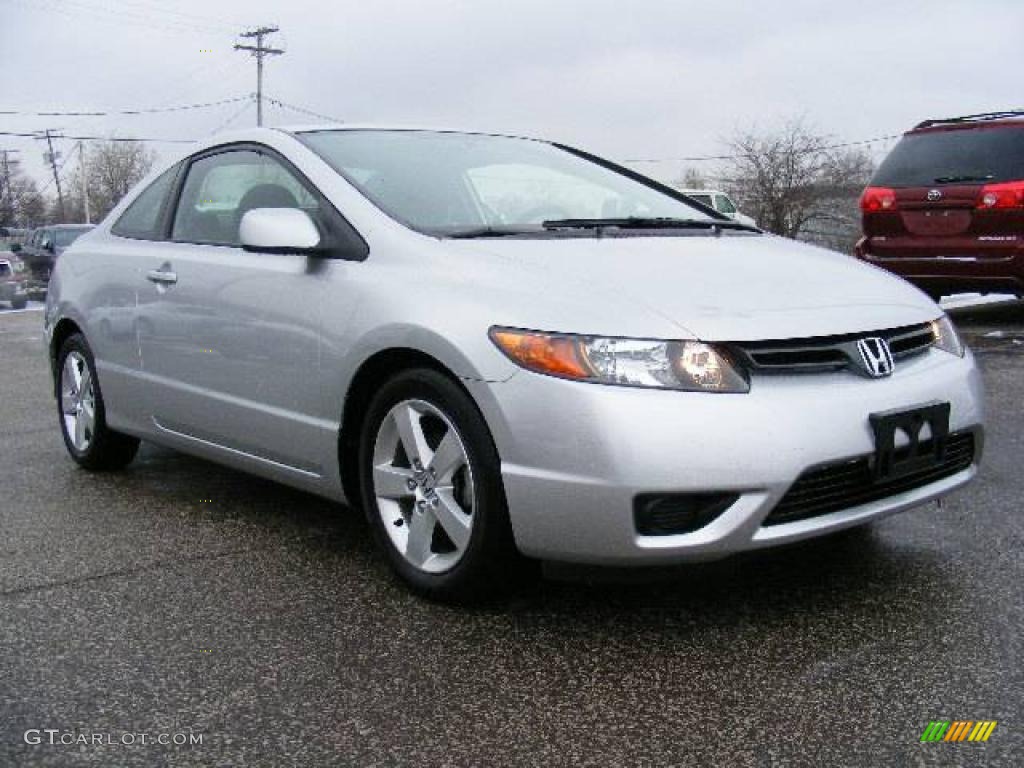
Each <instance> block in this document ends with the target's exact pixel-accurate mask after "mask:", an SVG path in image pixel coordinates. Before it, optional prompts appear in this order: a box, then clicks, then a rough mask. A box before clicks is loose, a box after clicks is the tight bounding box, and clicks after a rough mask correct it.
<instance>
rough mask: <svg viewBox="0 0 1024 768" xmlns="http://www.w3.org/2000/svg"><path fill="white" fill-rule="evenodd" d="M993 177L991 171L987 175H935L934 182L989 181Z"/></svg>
mask: <svg viewBox="0 0 1024 768" xmlns="http://www.w3.org/2000/svg"><path fill="white" fill-rule="evenodd" d="M993 178H995V177H994V176H993V175H992V174H991V173H990V174H989V175H988V176H971V175H963V176H937V177H936V178H935V183H936V184H955V183H957V182H964V181H990V180H991V179H993Z"/></svg>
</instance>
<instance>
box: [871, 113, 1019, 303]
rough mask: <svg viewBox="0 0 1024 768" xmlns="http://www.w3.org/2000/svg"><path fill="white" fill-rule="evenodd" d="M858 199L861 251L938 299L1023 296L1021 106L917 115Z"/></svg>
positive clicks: (873, 260)
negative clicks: (927, 116)
mask: <svg viewBox="0 0 1024 768" xmlns="http://www.w3.org/2000/svg"><path fill="white" fill-rule="evenodd" d="M860 206H861V212H862V222H863V237H862V238H861V240H860V241H859V242H858V243H857V247H856V255H857V257H858V258H860V259H862V260H864V261H867V262H869V263H871V264H875V265H877V266H879V267H883V268H884V269H887V270H889V271H890V272H894V273H895V274H897V275H900V276H902V277H904V278H906V279H907V280H909V281H910V282H912V283H914V284H915V285H917V286H918V287H919V288H921V289H923V290H925V291H927V292H928V293H930V294H931V295H932V296H933V297H935V298H938V297H940V296H943V295H948V294H951V293H965V292H972V293H973V292H978V293H1012V294H1016V295H1018V296H1024V111H1015V112H999V113H989V114H982V115H967V116H964V117H955V118H948V119H941V120H927V121H925V122H923V123H920V124H919V125H917V126H916V127H915V128H914V129H913V130H911V131H908V132H907V133H905V134H904V135H903V137H902V138H901V139H900V141H899V143H897V144H896V146H895V147H894V148H893V150H892V152H890V153H889V155H888V156H887V157H886V158H885V160H884V161H883V162H882V164H881V165H880V166H879V167H878V170H877V171H876V173H875V175H874V177H873V178H872V180H871V184H870V186H868V188H867V189H865V190H864V194H863V195H862V196H861V201H860Z"/></svg>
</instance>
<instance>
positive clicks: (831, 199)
mask: <svg viewBox="0 0 1024 768" xmlns="http://www.w3.org/2000/svg"><path fill="white" fill-rule="evenodd" d="M834 144H835V140H834V138H833V137H831V136H827V135H823V134H816V133H814V132H813V131H811V130H810V129H808V128H807V127H806V126H805V125H804V124H803V122H802V121H801V120H792V121H790V122H789V123H787V124H786V125H785V126H784V127H783V128H782V129H781V130H779V131H777V132H771V133H758V132H754V131H748V132H744V133H740V134H737V135H736V136H735V137H734V138H733V139H732V140H731V141H730V142H729V146H730V148H731V150H732V153H733V154H734V155H735V158H734V159H733V160H731V161H730V163H729V166H728V168H727V171H726V186H727V187H728V188H729V191H730V192H731V193H733V195H734V196H735V197H736V198H737V199H738V200H739V203H740V207H741V208H742V209H743V210H744V211H745V212H746V213H749V214H750V215H751V216H753V217H754V218H755V219H756V220H757V222H758V224H759V225H760V226H761V227H763V228H765V229H767V230H769V231H770V232H774V233H776V234H779V235H784V236H785V237H793V238H801V239H808V240H814V241H817V242H821V243H822V244H824V245H828V246H830V247H834V248H841V249H845V248H846V247H848V246H849V245H852V242H853V240H855V239H856V233H857V228H858V227H859V218H858V216H857V196H858V195H859V194H860V191H861V190H862V189H863V188H864V186H865V184H866V183H867V181H868V179H869V178H870V176H871V172H872V170H873V163H872V161H871V158H870V156H869V155H868V154H867V153H866V152H865V151H864V150H863V149H851V148H848V147H835V146H834Z"/></svg>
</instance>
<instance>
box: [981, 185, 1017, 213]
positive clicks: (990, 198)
mask: <svg viewBox="0 0 1024 768" xmlns="http://www.w3.org/2000/svg"><path fill="white" fill-rule="evenodd" d="M978 207H979V208H1024V181H1007V182H1003V183H1002V184H986V185H985V186H984V187H982V188H981V194H980V195H978Z"/></svg>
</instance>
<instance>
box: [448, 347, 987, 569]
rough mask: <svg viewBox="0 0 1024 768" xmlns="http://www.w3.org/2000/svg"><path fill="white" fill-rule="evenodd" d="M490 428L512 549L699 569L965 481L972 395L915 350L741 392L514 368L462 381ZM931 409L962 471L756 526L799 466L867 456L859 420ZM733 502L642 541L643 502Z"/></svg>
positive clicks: (942, 359) (971, 377)
mask: <svg viewBox="0 0 1024 768" xmlns="http://www.w3.org/2000/svg"><path fill="white" fill-rule="evenodd" d="M467 386H469V388H470V390H471V392H472V394H473V395H474V397H475V398H476V400H477V402H478V403H479V404H480V406H481V409H482V410H483V412H484V415H485V418H486V419H487V421H488V424H489V425H490V427H491V431H492V433H493V435H494V438H495V442H496V444H497V447H498V451H499V453H500V455H501V457H502V476H503V479H504V483H505V492H506V496H507V498H508V503H509V512H510V516H511V520H512V526H513V530H514V533H515V538H516V543H517V545H518V547H519V549H520V550H521V551H522V552H523V553H524V554H526V555H529V556H532V557H537V558H542V559H548V560H562V561H572V562H583V563H594V564H607V565H628V564H662V563H672V562H681V561H687V560H702V559H713V558H717V557H722V556H724V555H727V554H730V553H733V552H738V551H742V550H747V549H754V548H758V547H764V546H770V545H774V544H781V543H784V542H790V541H796V540H799V539H804V538H808V537H811V536H816V535H821V534H825V533H829V532H832V531H836V530H840V529H842V528H846V527H850V526H852V525H856V524H859V523H862V522H865V521H867V520H870V519H874V518H878V517H882V516H884V515H887V514H891V513H894V512H898V511H900V510H903V509H906V508H908V507H911V506H915V505H917V504H921V503H924V502H926V501H929V500H931V499H934V498H937V497H938V496H941V495H944V494H946V493H948V492H949V491H951V490H953V489H954V488H957V487H959V486H961V485H963V484H964V483H966V482H967V481H969V480H970V479H971V478H972V477H973V476H974V474H975V472H976V467H977V464H976V462H977V460H978V457H980V449H981V442H982V437H983V431H982V425H983V418H984V417H983V395H982V389H981V382H980V377H979V375H978V372H977V369H976V368H975V365H974V361H973V358H972V356H971V354H970V352H968V353H967V355H966V356H965V357H964V358H962V359H961V358H958V357H954V356H952V355H949V354H947V353H945V352H942V351H939V350H935V349H932V350H929V351H927V352H925V353H924V354H922V355H919V356H917V357H914V358H910V359H906V360H901V361H899V363H898V367H897V370H896V373H895V374H894V375H893V376H891V377H889V378H886V379H875V380H872V379H866V378H863V377H860V376H858V375H856V374H854V373H850V372H839V373H829V374H803V375H784V376H783V375H775V376H760V377H755V378H754V380H753V382H752V386H751V391H750V392H749V393H747V394H736V395H726V394H708V393H687V392H674V391H665V390H649V389H635V388H627V387H617V386H602V385H596V384H587V383H578V382H571V381H565V380H561V379H555V378H551V377H546V376H541V375H537V374H532V373H527V372H520V373H518V374H516V375H515V376H513V377H512V378H511V379H509V380H508V381H506V382H503V383H500V384H495V383H486V382H476V383H467ZM933 400H942V401H947V402H949V403H950V404H951V412H950V430H951V431H961V430H973V431H974V432H975V438H976V442H977V446H978V452H977V454H976V458H975V463H974V464H972V465H971V466H970V467H969V468H968V469H966V470H964V471H962V472H959V473H957V474H955V475H953V476H950V477H946V478H944V479H942V480H939V481H937V482H934V483H932V484H930V485H927V486H924V487H921V488H917V489H915V490H911V491H907V492H904V493H899V494H897V495H894V496H891V497H888V498H885V499H883V500H881V501H874V502H871V503H867V504H863V505H861V506H857V507H854V508H851V509H844V510H842V511H838V512H832V513H829V514H825V515H821V516H818V517H814V518H810V519H805V520H799V521H796V522H791V523H783V524H776V525H771V526H763V525H762V522H763V521H764V519H765V517H766V516H767V515H768V513H769V512H770V511H771V510H772V508H773V507H774V506H775V504H776V503H777V502H778V501H779V500H780V499H781V498H782V496H783V495H784V494H785V492H786V491H787V490H788V489H789V487H790V486H791V485H792V484H793V482H794V481H795V480H796V479H797V478H798V477H799V475H800V474H801V473H802V472H803V471H804V470H806V469H807V468H809V467H813V466H816V465H820V464H823V463H826V462H831V461H838V460H841V459H847V458H851V457H858V456H863V455H865V454H870V453H872V452H873V450H874V445H873V438H872V433H871V428H870V426H869V422H868V415H869V414H871V413H877V412H881V411H888V410H893V409H898V408H911V407H914V406H916V405H920V404H923V403H926V402H929V401H933ZM697 492H711V493H716V492H733V493H737V494H739V498H738V500H737V501H736V502H735V503H734V504H733V505H732V506H731V507H729V508H728V509H727V510H726V511H725V512H724V513H722V514H721V515H720V516H719V517H717V518H716V519H715V520H713V521H712V522H711V523H710V524H708V525H707V526H705V527H704V528H701V529H699V530H697V531H695V532H693V533H686V534H672V535H661V536H644V535H640V534H638V533H637V531H636V527H635V523H634V517H633V501H634V498H635V497H636V496H637V495H638V494H643V493H697Z"/></svg>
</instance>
